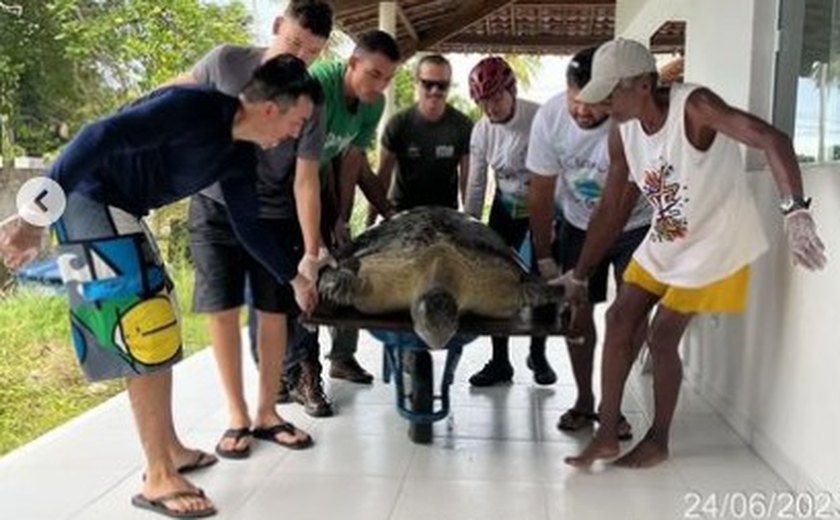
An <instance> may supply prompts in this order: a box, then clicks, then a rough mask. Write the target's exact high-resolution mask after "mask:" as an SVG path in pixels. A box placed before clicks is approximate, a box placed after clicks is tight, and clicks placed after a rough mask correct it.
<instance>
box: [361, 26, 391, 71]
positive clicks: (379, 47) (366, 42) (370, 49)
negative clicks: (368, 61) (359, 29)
mask: <svg viewBox="0 0 840 520" xmlns="http://www.w3.org/2000/svg"><path fill="white" fill-rule="evenodd" d="M364 53H379V54H382V55H383V56H385V57H386V58H388V59H389V60H391V61H393V62H394V63H396V62H398V61H400V48H399V47H398V46H397V41H396V40H395V39H394V37H393V36H391V35H390V34H388V33H386V32H385V31H380V30H378V29H377V30H373V31H368V32H366V33H362V34H360V35H359V39H358V40H356V48H355V49H353V54H364Z"/></svg>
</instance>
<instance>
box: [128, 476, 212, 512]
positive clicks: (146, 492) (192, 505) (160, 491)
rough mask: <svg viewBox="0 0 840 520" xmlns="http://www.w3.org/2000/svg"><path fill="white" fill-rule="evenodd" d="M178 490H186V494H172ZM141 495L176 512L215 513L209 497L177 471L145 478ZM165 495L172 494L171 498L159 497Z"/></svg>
mask: <svg viewBox="0 0 840 520" xmlns="http://www.w3.org/2000/svg"><path fill="white" fill-rule="evenodd" d="M179 492H187V494H185V495H183V496H177V495H174V494H177V493H179ZM142 496H143V497H144V498H146V499H148V500H152V501H154V500H159V501H160V502H161V503H162V504H163V506H164V507H165V508H166V509H168V510H169V511H171V512H174V513H178V514H185V513H198V512H206V513H208V514H212V513H211V512H213V513H215V511H216V507H215V506H214V505H213V502H212V501H211V500H210V499H209V498H207V497H205V496H204V494H203V493H201V492H200V490H199V489H198V488H196V487H195V486H194V485H192V483H190V482H189V481H188V480H186V479H185V478H183V477H181V476H180V475H178V474H177V473H176V474H174V475H161V476H158V477H157V478H154V477H152V478H148V479H146V482H145V484H144V485H143V492H142ZM166 496H172V497H173V498H169V499H161V497H166Z"/></svg>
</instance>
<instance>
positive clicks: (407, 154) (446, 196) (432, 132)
mask: <svg viewBox="0 0 840 520" xmlns="http://www.w3.org/2000/svg"><path fill="white" fill-rule="evenodd" d="M414 82H415V98H416V99H417V102H416V103H415V104H414V105H412V106H411V107H409V108H407V109H405V110H403V111H402V112H400V113H398V114H396V115H395V116H393V117H392V118H391V120H390V121H388V124H387V126H386V127H385V132H384V134H383V135H382V148H381V149H380V156H379V174H378V175H379V179H380V181H381V182H382V185H383V186H385V187H386V188H388V187H390V189H389V199H390V200H391V202H392V204H394V206H395V208H396V210H397V211H403V210H407V209H411V208H414V207H417V206H446V207H450V208H453V209H458V200H459V193H460V195H461V197H460V199H461V200H463V195H464V189H465V188H466V184H467V174H468V173H469V160H470V155H469V154H470V133H471V132H472V121H470V119H469V118H468V117H467V116H466V115H464V114H463V113H462V112H460V111H458V110H457V109H456V108H454V107H452V106H451V105H449V104H447V102H446V96H447V94H448V93H449V87H450V85H451V84H452V66H451V65H450V64H449V61H448V60H447V59H446V58H444V57H443V56H441V55H440V54H429V55H426V56H424V57H422V58H421V59H420V61H419V62H418V64H417V68H416V69H415V72H414ZM395 166H396V175H395V176H394V177H393V182H392V181H391V179H392V174H393V172H394V167H395ZM376 215H377V212H376V210H375V208H370V212H369V214H368V224H372V223H373V221H374V220H375V218H376Z"/></svg>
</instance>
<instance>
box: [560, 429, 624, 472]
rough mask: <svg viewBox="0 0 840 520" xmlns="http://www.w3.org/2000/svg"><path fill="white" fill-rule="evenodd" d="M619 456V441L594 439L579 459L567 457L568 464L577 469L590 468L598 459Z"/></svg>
mask: <svg viewBox="0 0 840 520" xmlns="http://www.w3.org/2000/svg"><path fill="white" fill-rule="evenodd" d="M616 456H618V441H616V440H615V439H613V440H601V439H599V438H598V437H595V438H594V439H592V442H590V443H589V446H587V447H586V449H584V450H583V452H582V453H581V454H580V455H578V456H577V457H566V459H565V460H566V464H568V465H570V466H574V467H576V468H588V467H589V466H591V465H592V463H594V462H595V461H596V460H598V459H611V458H613V457H616Z"/></svg>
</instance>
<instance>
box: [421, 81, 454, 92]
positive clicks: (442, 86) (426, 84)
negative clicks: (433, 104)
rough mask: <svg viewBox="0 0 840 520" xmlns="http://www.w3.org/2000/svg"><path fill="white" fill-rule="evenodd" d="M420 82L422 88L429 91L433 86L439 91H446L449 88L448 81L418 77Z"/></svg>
mask: <svg viewBox="0 0 840 520" xmlns="http://www.w3.org/2000/svg"><path fill="white" fill-rule="evenodd" d="M419 81H420V84H421V85H422V86H423V88H424V89H426V90H429V91H431V90H432V89H434V88H437V89H438V90H440V91H441V92H446V91H447V90H449V86H450V83H449V82H448V81H437V80H433V79H422V78H421V79H420V80H419Z"/></svg>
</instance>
